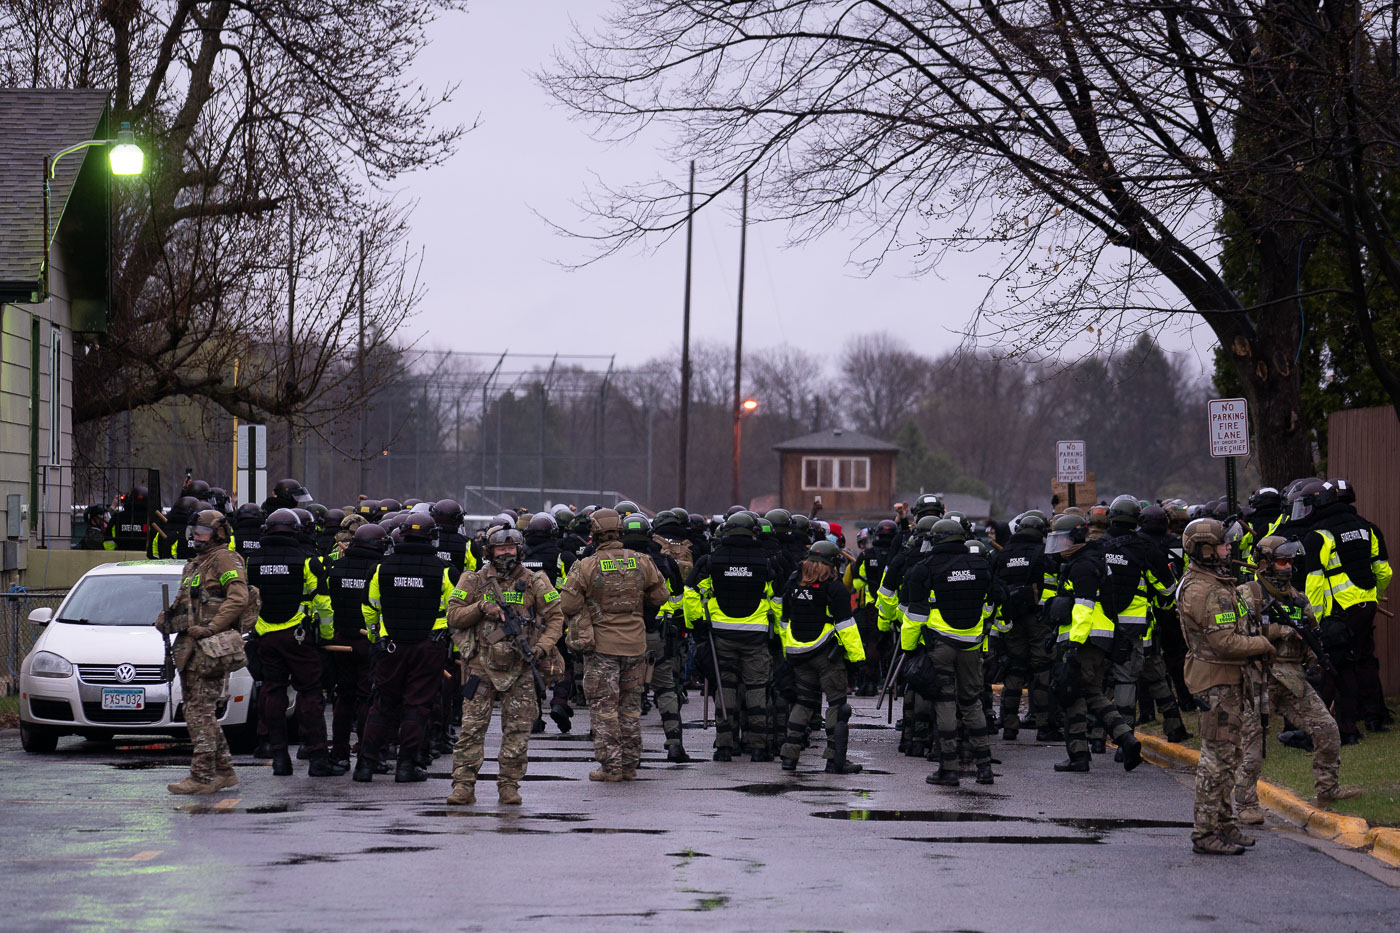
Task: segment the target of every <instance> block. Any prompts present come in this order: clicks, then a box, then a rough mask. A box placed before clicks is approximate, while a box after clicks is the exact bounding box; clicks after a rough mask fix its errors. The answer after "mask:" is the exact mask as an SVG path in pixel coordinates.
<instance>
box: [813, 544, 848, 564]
mask: <svg viewBox="0 0 1400 933" xmlns="http://www.w3.org/2000/svg"><path fill="white" fill-rule="evenodd" d="M806 559H807V560H815V561H818V562H820V563H823V564H826V565H827V566H828V567H837V566H839V565H840V563H841V549H840V548H839V547H837V546H836V544H835V543H834V542H831V541H818V542H817V543H816V544H813V545H812V547H811V548H810V549H809V550H808V551H807V558H806Z"/></svg>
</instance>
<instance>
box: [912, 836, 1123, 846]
mask: <svg viewBox="0 0 1400 933" xmlns="http://www.w3.org/2000/svg"><path fill="white" fill-rule="evenodd" d="M894 838H895V839H897V840H899V841H900V842H934V843H941V842H952V843H957V842H969V843H973V844H978V845H991V846H1082V845H1090V846H1095V845H1101V844H1102V843H1103V837H1102V836H895V837H894Z"/></svg>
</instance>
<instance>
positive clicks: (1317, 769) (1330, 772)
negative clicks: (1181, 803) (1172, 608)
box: [1235, 581, 1341, 811]
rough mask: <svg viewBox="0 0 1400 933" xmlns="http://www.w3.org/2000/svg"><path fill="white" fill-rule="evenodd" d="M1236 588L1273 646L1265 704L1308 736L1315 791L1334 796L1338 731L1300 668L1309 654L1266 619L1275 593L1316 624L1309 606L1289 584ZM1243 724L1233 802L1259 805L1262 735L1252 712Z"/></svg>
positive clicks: (1338, 761) (1283, 628)
mask: <svg viewBox="0 0 1400 933" xmlns="http://www.w3.org/2000/svg"><path fill="white" fill-rule="evenodd" d="M1238 592H1239V595H1240V598H1241V599H1242V600H1243V601H1244V603H1245V605H1246V606H1247V607H1248V609H1249V613H1250V615H1251V616H1254V617H1255V618H1259V619H1263V620H1264V621H1263V635H1264V637H1265V638H1267V639H1269V641H1271V642H1273V644H1274V649H1275V651H1277V652H1278V653H1277V654H1276V655H1275V656H1274V660H1273V662H1272V663H1271V664H1270V666H1269V670H1268V675H1267V676H1266V678H1265V681H1264V691H1265V693H1266V695H1267V697H1268V703H1269V706H1268V709H1269V710H1270V711H1271V712H1274V713H1278V714H1281V715H1283V716H1286V717H1288V720H1289V721H1290V722H1292V723H1294V724H1295V725H1297V726H1298V728H1300V729H1302V730H1303V731H1304V732H1306V733H1307V734H1308V736H1309V737H1310V738H1311V739H1312V741H1313V761H1312V768H1313V781H1314V783H1315V785H1316V792H1317V795H1318V796H1319V797H1322V798H1326V797H1329V796H1335V795H1336V792H1337V790H1338V788H1339V786H1340V784H1339V776H1340V771H1341V735H1340V733H1339V732H1338V731H1337V721H1336V720H1335V719H1333V718H1332V714H1331V713H1329V712H1328V711H1327V706H1326V704H1324V703H1323V702H1322V698H1321V697H1319V696H1318V695H1317V691H1316V690H1314V689H1313V688H1312V685H1311V684H1309V683H1308V679H1307V675H1306V674H1305V673H1304V672H1303V664H1304V662H1305V661H1306V660H1307V658H1308V654H1309V652H1308V649H1307V646H1306V645H1304V644H1303V639H1302V638H1301V637H1300V636H1299V635H1298V633H1297V632H1296V631H1294V630H1293V629H1292V628H1290V627H1289V626H1287V625H1282V624H1279V623H1276V622H1270V621H1268V619H1267V615H1268V613H1267V610H1268V609H1269V608H1270V603H1271V602H1273V601H1274V600H1275V599H1277V600H1278V602H1279V603H1280V604H1282V607H1281V608H1282V611H1288V610H1289V609H1290V608H1293V607H1296V609H1297V610H1298V612H1299V615H1300V618H1301V619H1302V620H1303V621H1304V622H1305V623H1306V624H1307V625H1309V626H1310V627H1313V628H1316V620H1315V619H1314V617H1313V614H1312V609H1311V607H1310V606H1309V605H1308V603H1307V600H1306V599H1305V598H1304V597H1303V596H1302V595H1301V594H1300V593H1299V592H1298V591H1297V590H1295V589H1293V587H1292V586H1289V587H1288V589H1287V590H1286V591H1284V592H1271V590H1270V589H1269V588H1267V585H1266V584H1265V583H1263V582H1260V581H1253V582H1250V583H1246V584H1244V585H1242V586H1240V587H1239V588H1238ZM1243 726H1244V729H1243V731H1244V734H1243V741H1244V753H1243V756H1242V759H1241V761H1240V766H1239V769H1238V770H1237V771H1236V772H1235V805H1236V807H1237V808H1238V809H1239V810H1241V811H1243V810H1245V809H1246V808H1249V807H1257V806H1259V789H1258V782H1259V774H1260V772H1261V771H1262V770H1263V768H1264V755H1263V752H1264V742H1265V741H1266V737H1265V735H1264V729H1263V727H1262V725H1261V723H1260V719H1259V717H1258V716H1246V717H1245V720H1244V724H1243Z"/></svg>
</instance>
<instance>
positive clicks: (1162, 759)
mask: <svg viewBox="0 0 1400 933" xmlns="http://www.w3.org/2000/svg"><path fill="white" fill-rule="evenodd" d="M1138 741H1140V742H1141V743H1142V752H1143V757H1144V758H1145V759H1147V760H1148V761H1150V762H1152V763H1153V764H1155V765H1163V766H1166V767H1191V768H1194V767H1196V765H1197V764H1198V763H1199V762H1200V760H1201V753H1200V752H1198V751H1196V750H1195V749H1192V748H1187V747H1186V746H1184V745H1177V744H1176V743H1175V742H1168V741H1167V740H1166V739H1161V738H1158V737H1157V736H1155V735H1143V734H1139V735H1138ZM1259 802H1260V803H1261V804H1263V805H1264V806H1265V807H1267V808H1268V809H1270V810H1273V811H1274V812H1275V813H1277V814H1278V815H1279V816H1282V817H1283V818H1284V819H1286V820H1288V821H1289V822H1290V823H1293V824H1295V825H1297V826H1299V827H1301V828H1303V829H1304V830H1305V831H1306V832H1307V833H1308V835H1309V836H1316V837H1317V838H1319V839H1326V840H1329V841H1331V842H1335V843H1338V844H1339V845H1344V846H1346V847H1347V848H1349V849H1358V850H1367V851H1369V853H1370V854H1371V855H1372V856H1374V857H1375V858H1376V859H1377V860H1379V861H1381V862H1384V863H1385V864H1387V865H1389V866H1391V867H1393V868H1400V829H1389V828H1386V827H1375V828H1372V827H1371V826H1370V824H1368V823H1367V822H1366V821H1365V820H1363V819H1362V818H1361V817H1359V816H1344V815H1343V814H1340V813H1333V812H1332V811H1331V810H1324V809H1322V808H1321V807H1317V806H1314V805H1313V804H1310V803H1308V802H1307V801H1306V800H1304V799H1303V798H1301V797H1299V796H1298V795H1297V794H1294V793H1293V792H1292V791H1289V790H1286V789H1284V788H1282V787H1279V786H1277V785H1275V784H1270V783H1269V782H1268V781H1260V782H1259Z"/></svg>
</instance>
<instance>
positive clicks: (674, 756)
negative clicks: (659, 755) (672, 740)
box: [666, 742, 690, 764]
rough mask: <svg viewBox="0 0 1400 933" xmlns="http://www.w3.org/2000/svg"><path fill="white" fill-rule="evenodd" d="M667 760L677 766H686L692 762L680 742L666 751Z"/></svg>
mask: <svg viewBox="0 0 1400 933" xmlns="http://www.w3.org/2000/svg"><path fill="white" fill-rule="evenodd" d="M666 760H667V761H674V762H675V763H676V764H685V763H686V762H687V761H689V760H690V756H689V755H687V754H686V753H685V749H684V748H683V747H682V746H681V744H680V743H679V742H677V743H676V744H675V745H672V746H670V747H669V748H667V749H666Z"/></svg>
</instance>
